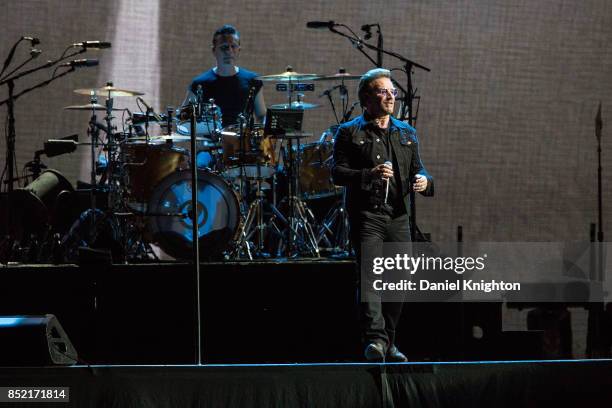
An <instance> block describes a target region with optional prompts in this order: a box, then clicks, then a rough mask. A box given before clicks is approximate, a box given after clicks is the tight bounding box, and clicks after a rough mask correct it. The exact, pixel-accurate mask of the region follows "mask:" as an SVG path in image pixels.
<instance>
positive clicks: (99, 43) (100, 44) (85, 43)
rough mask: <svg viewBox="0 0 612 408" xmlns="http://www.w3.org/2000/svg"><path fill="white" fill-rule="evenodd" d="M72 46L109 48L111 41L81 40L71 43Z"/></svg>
mask: <svg viewBox="0 0 612 408" xmlns="http://www.w3.org/2000/svg"><path fill="white" fill-rule="evenodd" d="M72 46H73V47H82V48H91V49H102V48H110V47H111V43H110V42H108V41H83V42H78V43H74V44H72Z"/></svg>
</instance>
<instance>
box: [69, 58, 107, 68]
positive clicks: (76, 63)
mask: <svg viewBox="0 0 612 408" xmlns="http://www.w3.org/2000/svg"><path fill="white" fill-rule="evenodd" d="M99 63H100V61H98V60H97V59H86V58H84V59H77V60H73V61H70V62H64V63H63V64H60V65H59V66H60V67H95V66H96V65H98V64H99Z"/></svg>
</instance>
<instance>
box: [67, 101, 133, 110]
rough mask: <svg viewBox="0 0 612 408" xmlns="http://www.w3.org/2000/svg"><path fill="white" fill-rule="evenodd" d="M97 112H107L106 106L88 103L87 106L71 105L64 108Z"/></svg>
mask: <svg viewBox="0 0 612 408" xmlns="http://www.w3.org/2000/svg"><path fill="white" fill-rule="evenodd" d="M92 108H93V109H94V110H97V111H105V110H106V106H104V105H100V104H99V103H94V104H91V103H88V104H86V105H70V106H64V109H65V110H79V111H90V110H91V109H92ZM112 110H114V111H121V110H123V109H119V108H113V109H112Z"/></svg>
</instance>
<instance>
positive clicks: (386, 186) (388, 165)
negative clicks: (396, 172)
mask: <svg viewBox="0 0 612 408" xmlns="http://www.w3.org/2000/svg"><path fill="white" fill-rule="evenodd" d="M384 165H385V167H386V168H387V169H389V170H390V171H391V176H388V177H384V176H383V177H384V179H385V181H386V185H385V204H387V198H388V197H389V179H391V177H393V163H391V162H390V161H389V160H387V161H386V162H385V163H384Z"/></svg>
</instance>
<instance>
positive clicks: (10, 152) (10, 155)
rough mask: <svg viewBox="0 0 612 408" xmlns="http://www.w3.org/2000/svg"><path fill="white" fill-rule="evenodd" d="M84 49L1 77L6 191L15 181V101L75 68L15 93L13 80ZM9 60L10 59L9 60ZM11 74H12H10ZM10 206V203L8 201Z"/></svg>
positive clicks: (54, 63)
mask: <svg viewBox="0 0 612 408" xmlns="http://www.w3.org/2000/svg"><path fill="white" fill-rule="evenodd" d="M85 51H86V50H85V49H81V50H79V51H77V52H74V53H72V54H68V55H62V56H60V57H59V58H57V59H55V60H50V61H47V62H46V63H44V64H42V65H39V66H37V67H34V68H31V69H28V70H26V71H22V72H19V73H17V74H13V72H14V70H13V71H12V72H11V73H10V74H9V75H5V76H4V78H3V79H1V80H0V86H1V85H4V84H6V85H7V87H8V98H6V99H5V100H3V101H0V106H2V105H7V110H8V118H9V119H8V137H7V146H6V163H7V167H8V172H7V177H8V178H7V180H6V181H5V183H6V184H7V185H8V187H7V191H8V192H9V193H10V192H12V191H13V188H14V182H15V174H14V171H15V141H16V139H17V135H16V131H15V101H16V100H17V99H18V98H19V97H20V96H22V95H25V94H27V93H28V92H31V91H33V90H34V89H37V88H41V87H44V86H46V85H48V84H49V83H51V82H52V81H54V80H56V79H58V78H60V77H62V76H64V75H66V74H68V73H69V72H72V71H74V70H75V67H70V69H69V70H67V71H65V72H62V73H61V74H59V75H55V74H54V75H53V76H52V77H51V78H50V79H48V80H46V81H43V82H41V83H39V84H38V85H35V86H32V87H30V88H27V89H24V90H23V91H21V92H19V93H18V94H15V81H16V80H17V79H19V78H21V77H24V76H26V75H29V74H31V73H34V72H36V71H40V70H41V69H45V68H50V67H52V66H54V65H57V64H58V63H59V62H61V61H63V60H65V59H68V58H71V57H73V56H75V55H77V54H81V53H83V52H85ZM9 62H10V61H9ZM11 74H13V75H11ZM9 207H10V203H9Z"/></svg>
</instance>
